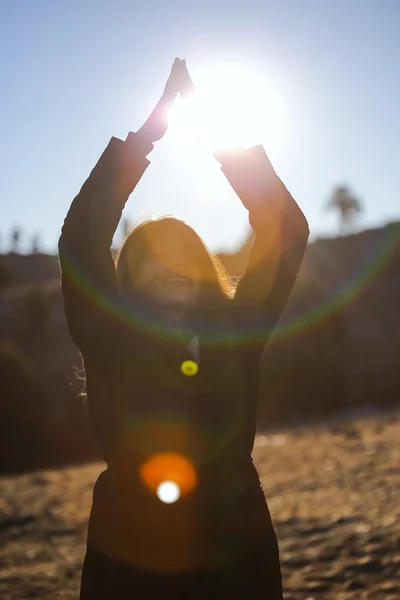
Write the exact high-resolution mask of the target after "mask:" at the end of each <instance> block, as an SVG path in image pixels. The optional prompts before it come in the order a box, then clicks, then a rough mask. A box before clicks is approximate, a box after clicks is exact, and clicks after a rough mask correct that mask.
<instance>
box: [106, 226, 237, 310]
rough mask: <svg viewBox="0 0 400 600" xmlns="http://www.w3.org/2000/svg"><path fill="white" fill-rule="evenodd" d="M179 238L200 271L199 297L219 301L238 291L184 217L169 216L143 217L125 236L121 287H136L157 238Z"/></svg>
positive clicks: (119, 263)
mask: <svg viewBox="0 0 400 600" xmlns="http://www.w3.org/2000/svg"><path fill="white" fill-rule="evenodd" d="M165 233H166V234H167V236H171V239H173V238H177V237H178V238H179V239H181V240H182V242H183V244H184V251H185V255H186V257H187V262H188V264H189V265H190V264H192V265H195V266H196V267H197V268H198V270H199V272H200V282H199V283H200V293H199V301H210V302H218V301H219V300H223V299H226V298H231V297H232V295H233V291H234V286H233V285H232V283H231V281H230V279H229V277H228V275H227V273H226V271H225V268H224V267H223V265H222V263H221V261H220V260H219V259H218V257H217V256H215V255H214V254H212V253H211V252H210V251H209V250H208V248H207V246H206V245H205V244H204V242H203V240H202V239H201V238H200V236H199V235H198V234H197V233H196V232H195V231H194V229H192V227H190V225H188V224H187V223H185V222H184V221H182V220H181V219H177V218H176V217H171V216H165V217H158V218H146V219H142V220H140V221H139V222H138V223H136V225H135V226H134V227H133V228H132V229H131V231H130V232H129V233H128V234H127V236H126V237H125V240H124V242H123V244H122V246H121V248H120V250H119V251H118V253H117V255H116V257H115V272H116V277H117V282H118V287H119V289H120V290H121V291H131V290H133V289H134V288H135V276H136V275H137V273H138V271H139V268H140V266H141V265H142V263H143V261H144V260H145V259H146V258H148V257H149V256H151V254H152V244H153V240H156V239H157V237H158V236H159V235H160V234H165Z"/></svg>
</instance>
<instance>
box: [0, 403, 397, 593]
mask: <svg viewBox="0 0 400 600" xmlns="http://www.w3.org/2000/svg"><path fill="white" fill-rule="evenodd" d="M254 458H255V460H256V463H257V466H258V468H259V471H260V474H261V477H262V482H263V486H264V489H265V494H266V496H267V499H268V502H269V506H270V510H271V513H272V517H273V520H274V523H275V527H276V531H277V535H278V539H279V545H280V552H281V562H282V572H283V578H284V587H285V598H286V600H300V599H304V600H306V599H307V600H312V599H313V598H327V599H331V598H332V599H335V600H341V599H349V598H354V599H360V600H362V599H364V598H371V599H373V598H385V600H394V599H395V598H396V599H400V494H399V492H400V416H399V414H394V415H393V414H392V415H386V416H380V417H374V419H360V420H353V421H351V422H346V423H335V424H331V425H329V426H326V425H325V426H321V425H320V426H313V427H312V428H310V427H308V428H304V427H303V428H301V429H297V430H291V431H287V432H280V433H275V434H270V435H265V436H264V435H259V436H258V437H257V442H256V447H255V451H254ZM101 469H102V465H101V464H94V465H86V466H83V467H75V468H68V469H64V470H60V471H43V472H37V473H33V474H27V475H21V476H18V477H4V478H0V536H1V545H0V598H2V600H11V599H12V600H17V599H22V598H46V599H50V598H51V599H53V598H54V599H62V598H63V599H72V598H76V597H77V594H78V586H79V578H80V569H81V564H82V560H83V555H84V548H85V534H86V525H87V517H88V513H89V508H90V503H91V495H92V487H93V483H94V480H95V478H96V477H97V475H98V473H99V471H100V470H101ZM266 598H268V595H267V594H266Z"/></svg>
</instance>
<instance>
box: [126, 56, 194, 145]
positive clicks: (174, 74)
mask: <svg viewBox="0 0 400 600" xmlns="http://www.w3.org/2000/svg"><path fill="white" fill-rule="evenodd" d="M193 92H194V85H193V82H192V79H191V77H190V75H189V72H188V70H187V66H186V61H185V60H180V59H179V58H175V60H174V63H173V65H172V69H171V73H170V75H169V77H168V79H167V83H166V84H165V88H164V91H163V94H162V96H161V98H160V100H159V101H158V102H157V104H156V106H155V108H154V110H153V111H152V113H151V115H150V116H149V118H148V119H147V120H146V122H145V123H144V125H142V127H141V128H140V129H139V130H138V131H137V133H138V134H139V135H141V136H142V137H144V138H145V139H146V140H147V141H149V142H151V143H154V142H157V141H158V140H160V139H161V138H162V137H163V136H164V135H165V133H166V131H167V129H168V119H169V113H170V110H171V108H172V105H173V103H174V101H175V99H176V97H177V95H178V94H179V93H180V94H181V95H182V96H187V95H190V94H191V93H193Z"/></svg>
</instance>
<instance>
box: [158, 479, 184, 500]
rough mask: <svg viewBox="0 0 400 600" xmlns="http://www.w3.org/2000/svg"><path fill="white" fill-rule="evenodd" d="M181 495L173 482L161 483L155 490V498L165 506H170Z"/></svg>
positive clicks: (177, 486)
mask: <svg viewBox="0 0 400 600" xmlns="http://www.w3.org/2000/svg"><path fill="white" fill-rule="evenodd" d="M180 495H181V493H180V489H179V485H177V484H176V483H175V482H174V481H163V482H162V483H160V485H159V486H158V488H157V496H158V498H159V499H160V500H161V502H164V503H165V504H172V503H173V502H176V501H177V500H178V499H179V496H180Z"/></svg>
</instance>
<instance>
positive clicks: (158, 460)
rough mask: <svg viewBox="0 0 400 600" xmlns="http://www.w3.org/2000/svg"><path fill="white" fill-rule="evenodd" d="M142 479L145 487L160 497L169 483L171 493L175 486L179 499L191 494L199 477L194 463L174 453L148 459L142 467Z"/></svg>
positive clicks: (161, 454)
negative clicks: (180, 496) (161, 491)
mask: <svg viewBox="0 0 400 600" xmlns="http://www.w3.org/2000/svg"><path fill="white" fill-rule="evenodd" d="M140 477H141V480H142V481H143V483H144V485H145V486H146V487H147V488H148V489H149V490H150V491H151V492H153V493H154V494H157V496H158V497H160V495H159V494H160V490H162V489H164V488H165V489H166V484H167V483H168V490H169V491H170V492H171V493H172V488H173V486H175V488H174V489H175V490H178V497H179V495H182V496H185V495H186V494H189V493H190V492H191V491H192V490H193V489H194V488H195V487H196V485H197V475H196V471H195V469H194V467H193V465H192V463H191V462H190V461H189V460H188V459H187V458H185V457H184V456H182V455H180V454H177V453H172V452H171V453H167V452H165V453H160V454H156V455H155V456H152V457H150V458H149V459H147V460H146V461H145V462H144V463H143V464H142V465H141V467H140ZM171 484H172V485H171ZM164 491H165V490H164ZM160 499H162V498H160ZM176 499H178V498H176ZM163 501H164V502H165V500H163ZM174 501H175V500H174Z"/></svg>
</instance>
